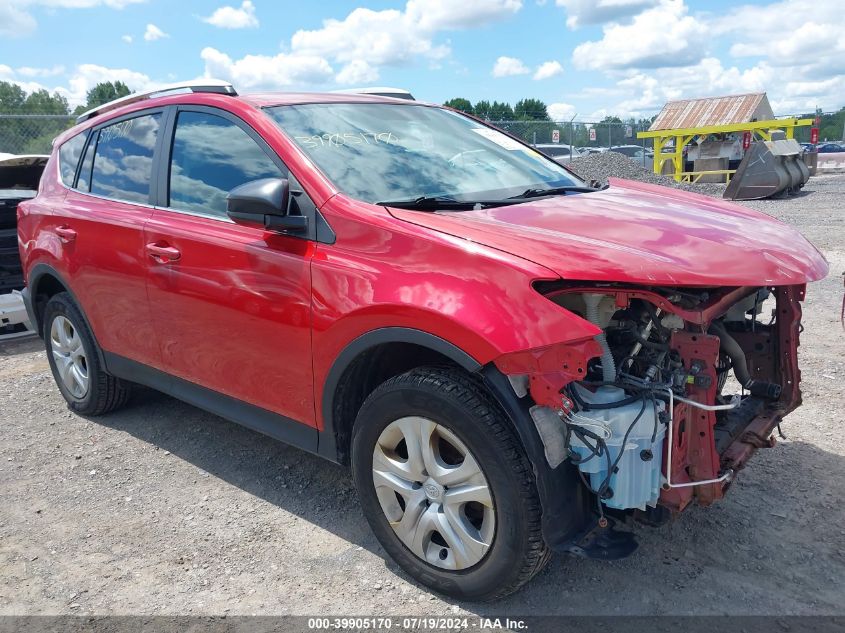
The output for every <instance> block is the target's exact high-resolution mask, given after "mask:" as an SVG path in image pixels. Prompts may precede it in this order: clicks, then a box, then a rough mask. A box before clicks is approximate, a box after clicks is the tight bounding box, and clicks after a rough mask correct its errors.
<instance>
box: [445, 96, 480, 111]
mask: <svg viewBox="0 0 845 633" xmlns="http://www.w3.org/2000/svg"><path fill="white" fill-rule="evenodd" d="M443 105H444V106H446V107H447V108H454V109H455V110H460V111H461V112H466V113H467V114H475V111H474V110H473V109H472V103H470V101H469V99H464V98H463V97H455V98H454V99H449V100H448V101H446V102H445V103H444V104H443Z"/></svg>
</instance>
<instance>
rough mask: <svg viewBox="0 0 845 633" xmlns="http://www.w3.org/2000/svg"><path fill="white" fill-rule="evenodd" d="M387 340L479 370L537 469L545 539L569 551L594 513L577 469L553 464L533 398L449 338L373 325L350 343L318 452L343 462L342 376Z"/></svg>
mask: <svg viewBox="0 0 845 633" xmlns="http://www.w3.org/2000/svg"><path fill="white" fill-rule="evenodd" d="M383 343H413V344H416V345H420V346H421V347H427V348H429V349H431V350H433V351H436V352H439V353H441V354H443V355H444V356H446V357H447V358H449V359H451V360H452V361H454V362H455V363H456V364H458V365H459V366H460V367H462V368H463V369H465V370H466V371H468V372H470V373H473V374H477V375H479V376H480V377H481V378H482V380H483V382H484V385H485V386H486V387H487V389H488V390H489V392H490V393H491V395H492V396H493V398H494V399H495V400H496V402H498V404H499V406H501V407H502V409H503V411H504V412H505V414H506V415H507V416H508V418H509V419H510V421H511V423H512V424H513V427H514V429H515V430H516V432H517V434H518V436H519V438H520V441H521V442H522V445H523V447H524V448H525V452H526V454H527V456H528V459H529V461H530V462H531V465H532V467H533V469H534V476H535V479H536V481H537V490H538V493H539V495H540V504H541V506H542V509H543V538H544V539H545V540H546V544H547V545H548V546H549V547H551V548H552V549H555V550H557V551H568V549H569V547H570V546H571V545H572V543H573V542H574V541H576V540H577V539H578V538H579V537H581V536H582V535H583V533H584V532H585V531H586V530H588V529H590V528H591V527H592V524H594V523H595V516H594V514H593V512H592V509H591V503H592V501H591V500H590V498H589V497H588V495H587V494H586V492H585V491H584V487H583V486H582V485H581V481H580V479H579V477H578V471H577V469H576V468H575V467H573V466H572V465H571V464H570V463H569V462H568V461H565V462H563V463H562V464H560V465H559V466H558V467H557V468H554V469H553V468H550V467H549V465H548V462H547V461H546V456H545V452H544V449H543V443H542V440H541V439H540V436H539V435H538V433H537V429H536V428H535V427H534V423H533V421H532V419H531V416H530V414H529V412H528V410H529V408H530V407H531V405H532V404H533V402H532V400H531V398H530V397H528V396H526V397H523V398H517V396H516V394H515V393H514V391H513V388H512V387H511V384H510V381H508V379H507V376H505V375H504V374H503V373H502V372H500V371H499V369H498V368H497V367H496V366H495V365H494V364H493V363H488V364H487V365H481V364H480V363H479V362H478V361H477V360H476V359H474V358H473V357H472V356H470V355H469V354H467V353H466V352H465V351H464V350H462V349H460V348H459V347H457V346H456V345H454V344H452V343H450V342H449V341H446V340H445V339H442V338H440V337H439V336H435V335H434V334H430V333H428V332H423V331H422V330H415V329H412V328H404V327H386V328H379V329H377V330H372V331H371V332H368V333H366V334H363V335H361V336H359V337H358V338H356V339H355V340H353V341H352V342H351V343H349V344H348V345H347V346H346V347H345V348H344V349H343V351H342V352H341V353H340V354H339V355H338V357H337V358H336V359H335V362H334V364H333V365H332V368H331V369H330V370H329V374H328V377H327V378H326V382H325V385H324V389H323V397H322V408H323V430H322V432H321V433H320V435H319V442H320V444H319V454H320V455H321V456H323V457H325V458H327V459H329V460H331V461H333V462H341V461H342V456H341V454H340V452H339V450H338V449H339V447H338V446H337V431H338V429H336V428H335V426H334V420H333V416H334V404H335V403H334V395H335V392H336V390H337V387H338V384H339V382H340V379H341V377H342V376H343V374H344V372H345V371H346V369H347V368H348V367H349V366H350V365H351V364H352V362H353V361H354V360H355V359H356V358H357V357H358V355H359V354H361V353H363V352H365V351H367V350H368V349H371V348H373V347H376V346H377V345H381V344H383Z"/></svg>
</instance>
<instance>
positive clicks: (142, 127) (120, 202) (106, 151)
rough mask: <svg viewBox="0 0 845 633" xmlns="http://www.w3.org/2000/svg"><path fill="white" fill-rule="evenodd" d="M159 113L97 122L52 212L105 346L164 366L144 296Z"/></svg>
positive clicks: (72, 278)
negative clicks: (98, 125)
mask: <svg viewBox="0 0 845 633" xmlns="http://www.w3.org/2000/svg"><path fill="white" fill-rule="evenodd" d="M161 122H162V112H161V111H160V110H159V111H157V112H150V111H147V112H142V113H140V114H139V113H133V114H132V115H129V116H127V117H123V118H121V119H119V120H118V121H116V122H112V121H110V122H109V124H108V125H105V126H103V127H101V128H98V129H95V130H94V131H93V132H92V133H91V136H90V140H89V142H88V145H87V148H86V151H85V155H84V157H83V160H82V165H81V166H80V173H79V176H78V178H77V182H76V184H75V187H74V188H73V189H71V190H70V191H69V192H68V194H67V197H66V198H65V202H64V204H63V205H61V215H56V216H54V220H55V223H56V228H55V231H56V232H57V233H58V234H59V235H60V237H61V239H62V241H63V242H64V243H65V246H64V250H65V253H66V256H65V259H66V260H67V261H66V262H65V264H66V266H67V270H66V271H63V272H64V274H65V275H67V277H68V281H69V283H70V286H71V288H72V289H73V291H74V294H75V295H76V298H77V299H78V300H79V302H80V304H81V305H82V307H83V309H84V310H85V312H86V315H87V316H88V319H89V321H90V323H91V327H92V329H93V330H94V334H95V336H96V337H97V340H98V342H99V344H100V346H101V347H102V348H103V350H105V351H106V352H111V353H114V354H118V355H120V356H124V357H126V358H130V359H132V360H135V361H138V362H141V363H144V364H148V365H153V366H159V365H160V364H161V357H160V354H159V346H158V341H157V339H156V335H155V331H154V329H153V324H152V319H151V316H150V311H149V306H148V302H147V288H146V271H147V262H146V259H147V255H146V252H145V250H144V245H145V242H144V224H145V223H146V221H147V220H148V219H149V218H150V216H151V215H152V212H153V207H152V205H151V204H150V182H151V174H152V165H153V158H154V154H155V152H156V145H157V142H158V140H159V136H158V135H159V128H160V126H161Z"/></svg>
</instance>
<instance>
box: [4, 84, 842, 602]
mask: <svg viewBox="0 0 845 633" xmlns="http://www.w3.org/2000/svg"><path fill="white" fill-rule="evenodd" d="M82 119H83V120H82V121H81V122H80V123H79V124H78V125H77V126H76V127H74V128H73V129H71V130H68V131H67V132H66V133H64V134H63V135H62V136H60V137H59V138H58V139H56V142H55V149H54V151H53V153H52V156H51V157H50V160H49V163H48V165H47V167H46V169H45V172H44V176H43V178H42V180H41V184H40V188H39V191H38V195H37V196H36V197H35V198H34V199H32V200H30V201H27V202H23V203H22V204H21V205H20V207H19V212H18V232H19V243H20V251H21V257H22V261H23V265H24V270H25V273H26V280H27V289H26V293H25V295H26V302H27V306H28V311H29V314H30V318H31V321H32V323H33V324H37V327H38V330H39V331H40V332H41V335H42V336H43V338H44V341H45V344H46V348H47V352H48V358H49V362H50V366H51V368H52V370H53V374H54V376H55V379H56V383H57V385H58V387H59V389H60V391H61V393H62V395H63V396H64V398H65V399H66V400H67V402H68V404H69V406H70V408H71V409H73V410H74V411H76V412H78V413H80V414H83V415H100V414H104V413H107V412H109V411H112V410H114V409H116V408H117V407H120V406H122V405H124V404H125V403H126V401H127V398H128V396H129V392H130V390H131V387H132V385H133V384H136V383H137V384H142V385H147V386H150V387H153V388H155V389H158V390H161V391H163V392H166V393H169V394H171V395H173V396H175V397H177V398H181V399H183V400H185V401H187V402H189V403H192V404H194V405H196V406H199V407H202V408H204V409H206V410H208V411H210V412H213V413H215V414H218V415H221V416H223V417H225V418H228V419H230V420H233V421H235V422H238V423H240V424H243V425H245V426H247V427H250V428H252V429H255V430H257V431H260V432H262V433H265V434H267V435H269V436H271V437H273V438H277V439H280V440H283V441H285V442H288V443H290V444H293V445H295V446H298V447H301V448H303V449H305V450H307V451H311V452H313V453H317V454H319V455H322V456H323V457H325V458H327V459H329V460H332V461H335V462H340V463H342V464H347V465H349V466H350V467H351V471H352V477H353V478H354V481H355V484H356V486H357V490H358V493H359V497H360V502H361V505H362V506H363V509H364V513H365V515H366V517H367V519H368V520H369V522H370V524H371V526H372V529H373V531H374V532H375V534H376V536H377V537H378V539H379V541H380V542H381V544H382V545H383V546H384V548H385V549H386V550H387V552H388V553H389V554H390V555H391V556H392V557H393V558H395V559H396V561H397V562H398V563H399V564H400V565H401V566H402V567H403V568H404V569H405V570H406V571H407V572H408V573H409V574H410V575H411V576H413V577H414V578H415V579H417V580H418V581H420V582H422V583H424V584H426V585H428V586H430V587H432V588H434V589H436V590H437V591H440V592H443V593H446V594H449V595H452V596H459V597H463V598H470V599H491V598H495V597H498V596H502V595H505V594H507V593H508V592H511V591H514V590H515V589H517V588H518V587H519V586H521V585H522V584H523V583H525V582H526V581H528V579H530V578H531V577H532V576H533V575H534V574H536V573H537V572H538V571H539V570H540V569H541V568H542V567H543V565H544V564H545V563H546V561H547V560H548V558H549V555H550V552H551V551H559V552H568V553H572V554H576V555H580V556H586V557H593V558H603V559H611V558H619V557H622V556H625V555H627V554H630V553H631V552H632V551H633V550H634V549H635V547H636V542H635V540H634V537H633V535H632V533H631V532H630V531H626V530H624V529H619V527H620V526H621V525H623V524H625V523H627V522H628V521H631V520H633V519H640V520H642V521H645V522H648V523H651V524H660V523H662V522H663V521H665V520H667V519H668V518H669V517H670V516H671V515H673V514H674V513H677V512H679V511H681V510H682V509H683V508H684V507H686V506H687V505H689V504H690V503H691V502H693V501H696V502H697V503H699V504H709V503H711V502H713V501H715V500H717V499H719V498H720V497H722V496H723V494H724V493H725V491H726V489H727V488H728V486H729V484H730V483H731V481H732V480H733V478H734V477H735V475H736V473H737V472H738V471H739V470H740V469H741V468H742V467H743V466H744V465H745V464H746V462H747V460H748V459H749V457H750V456H751V454H752V453H753V452H754V451H755V450H756V449H758V448H761V447H766V446H771V445H772V444H773V443H774V442H773V440H772V439H771V435H772V431H773V429H774V428H775V427H776V426H777V425H778V424H779V422H780V420H781V418H783V416H784V415H786V414H787V413H788V412H790V411H792V410H793V409H794V408H796V407H797V406H798V405H799V404H800V402H801V395H800V391H799V389H798V382H799V376H800V374H799V371H798V367H797V364H796V361H797V356H796V349H797V347H798V334H799V331H800V327H801V326H800V318H801V308H800V301H801V300H802V299H803V298H804V290H805V284H806V283H807V282H808V281H812V280H816V279H819V278H821V277H823V276H824V275H825V274H826V272H827V264H826V262H825V260H824V259H823V257H822V256H821V255H820V254H819V253H818V251H817V250H816V249H815V248H813V247H812V246H811V245H810V244H809V243H808V242H807V241H806V240H805V239H804V238H803V237H802V236H801V235H800V234H798V233H797V232H796V231H795V230H793V229H792V228H790V227H788V226H786V225H784V224H782V223H780V222H778V221H776V220H774V219H772V218H770V217H768V216H766V215H763V214H760V213H756V212H754V211H751V210H748V209H746V208H743V207H740V206H736V205H734V204H729V203H726V202H723V201H720V200H715V199H712V198H706V197H702V196H699V195H695V194H691V193H684V192H680V191H676V190H670V189H666V188H662V187H657V186H653V185H646V184H641V183H634V182H626V181H618V180H611V182H610V185H609V186H608V187H605V188H602V189H598V188H595V187H591V186H589V185H588V184H587V183H585V182H583V181H582V180H580V179H579V178H578V177H577V176H576V175H574V174H573V173H572V172H570V171H568V170H567V169H566V168H564V167H562V166H561V165H559V164H557V163H556V162H554V161H553V160H551V159H550V158H547V157H546V156H544V155H542V154H540V153H538V152H537V151H535V150H534V149H532V148H531V147H529V146H528V145H525V144H523V143H522V142H521V141H519V140H517V139H515V138H513V137H511V136H508V135H506V134H504V133H502V132H500V131H499V130H497V129H495V128H493V127H490V126H489V125H487V124H485V123H483V122H481V121H478V120H476V119H473V118H471V117H468V116H465V115H463V114H461V113H458V112H454V111H452V110H449V109H445V108H442V107H438V106H433V105H428V104H422V103H418V102H413V101H408V100H397V99H390V98H384V97H376V96H366V95H352V94H330V95H326V94H282V93H278V94H261V95H250V96H238V95H237V94H236V93H235V91H234V90H233V89H232V88H231V86H227V85H224V84H222V83H217V82H208V83H207V85H204V86H200V85H191V86H186V87H184V88H183V89H181V90H169V91H163V92H160V93H157V94H144V95H133V96H132V97H131V98H128V99H126V100H122V101H121V102H119V103H112V104H107V105H106V106H103V107H102V108H100V109H99V110H97V111H95V112H91V113H88V114H87V115H83V117H82ZM729 375H732V376H733V377H735V379H736V380H733V378H732V379H731V382H730V383H728V382H727V381H728V378H729ZM729 392H732V393H733V395H731V394H730V393H729ZM772 502H776V500H772Z"/></svg>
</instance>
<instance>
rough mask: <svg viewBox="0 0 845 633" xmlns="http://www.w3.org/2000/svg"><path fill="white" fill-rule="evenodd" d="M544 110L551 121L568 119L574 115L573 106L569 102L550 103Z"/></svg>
mask: <svg viewBox="0 0 845 633" xmlns="http://www.w3.org/2000/svg"><path fill="white" fill-rule="evenodd" d="M546 112H548V113H549V118H551V119H552V121H569V119H571V118H572V117H573V116H574V115H575V106H574V105H572V104H570V103H550V104H549V105H547V106H546Z"/></svg>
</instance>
